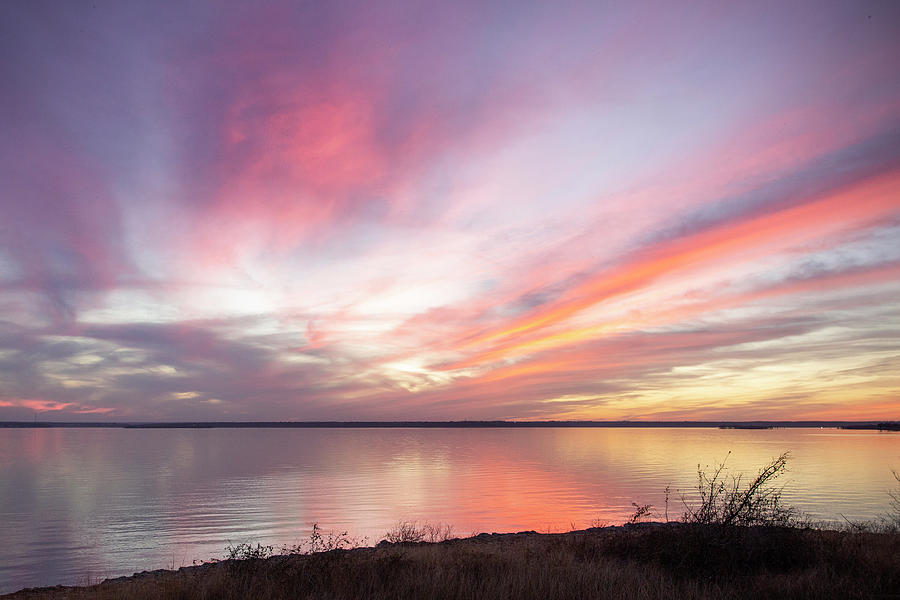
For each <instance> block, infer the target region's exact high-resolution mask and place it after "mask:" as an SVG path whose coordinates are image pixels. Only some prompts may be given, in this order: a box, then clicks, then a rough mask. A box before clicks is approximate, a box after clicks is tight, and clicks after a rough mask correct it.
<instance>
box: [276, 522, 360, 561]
mask: <svg viewBox="0 0 900 600" xmlns="http://www.w3.org/2000/svg"><path fill="white" fill-rule="evenodd" d="M368 541H369V540H368V538H355V537H351V536H350V535H349V534H348V533H347V532H346V531H342V532H340V533H335V532H334V531H329V532H327V533H323V532H322V528H321V527H319V524H318V523H313V526H312V531H311V532H310V534H309V538H308V539H307V540H306V542H303V543H300V544H296V545H293V546H282V547H281V553H282V554H315V553H317V552H331V551H332V550H349V549H350V548H358V547H360V546H365V545H366V544H367V543H368Z"/></svg>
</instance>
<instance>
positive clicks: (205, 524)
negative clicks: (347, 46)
mask: <svg viewBox="0 0 900 600" xmlns="http://www.w3.org/2000/svg"><path fill="white" fill-rule="evenodd" d="M786 450H790V451H791V452H792V459H791V461H790V463H789V466H790V473H789V474H788V475H787V476H786V478H785V483H786V484H787V487H786V490H785V496H786V497H787V500H788V501H790V502H791V503H793V504H794V505H796V506H797V507H798V508H800V509H801V510H802V511H804V512H805V513H807V514H808V515H810V516H811V517H813V518H815V519H823V520H840V519H841V516H840V515H845V516H846V517H847V518H849V519H867V518H873V517H876V516H878V515H880V514H884V513H885V512H886V511H887V508H888V503H889V496H888V494H887V492H888V490H889V489H891V487H892V484H893V483H894V480H893V478H892V476H891V468H894V469H897V468H900V434H896V433H887V432H874V431H872V432H869V431H860V432H850V431H840V430H831V429H774V430H762V431H756V430H753V431H748V430H719V429H590V428H586V429H568V428H565V429H199V430H185V429H168V430H167V429H149V430H142V429H6V430H3V429H0V593H3V592H10V591H14V590H16V589H19V588H22V587H29V586H37V585H52V584H58V583H67V584H72V583H85V582H87V581H88V580H96V579H99V578H103V577H111V576H118V575H126V574H131V573H133V572H135V571H140V570H144V569H155V568H171V567H173V566H174V567H176V568H177V567H179V566H183V565H189V564H191V563H192V561H194V560H197V559H207V558H210V557H220V556H222V554H223V549H224V547H225V546H226V545H227V544H228V543H229V542H231V543H238V542H244V541H251V540H252V541H254V542H256V541H259V542H262V543H264V544H272V545H274V546H276V547H280V546H281V545H284V544H295V543H298V542H300V541H302V540H304V539H305V538H306V537H307V536H308V534H309V530H310V528H311V526H312V524H313V523H316V522H317V523H319V525H320V526H321V527H323V528H324V529H325V530H339V531H344V530H347V531H349V532H350V533H351V534H352V535H355V536H359V537H362V536H368V537H369V540H370V542H373V543H374V542H376V541H378V539H380V535H381V534H383V533H384V532H385V531H386V530H387V529H389V528H390V527H391V525H393V524H395V523H396V522H397V521H398V520H400V519H409V520H419V521H430V522H433V523H434V522H442V523H449V524H452V525H453V526H454V530H455V531H456V533H457V534H460V535H468V534H471V533H475V532H481V531H488V532H491V531H498V532H499V531H520V530H526V529H535V530H539V531H548V530H553V531H558V530H568V529H571V528H572V527H577V528H582V527H586V526H589V525H591V524H592V522H594V521H595V520H600V521H607V522H609V523H620V522H622V521H624V520H625V519H627V518H628V516H629V515H630V514H631V513H632V512H633V507H632V506H631V502H632V501H635V502H640V503H651V504H653V505H654V507H656V509H657V514H656V517H657V518H662V511H663V507H664V492H663V490H664V488H665V487H666V486H667V485H669V486H671V488H672V489H673V490H684V491H689V490H690V489H691V488H692V487H694V486H695V484H696V471H697V464H698V463H701V464H704V465H706V464H713V463H715V462H717V461H720V460H721V459H723V458H724V457H725V456H726V454H727V453H728V452H729V451H731V455H730V456H729V458H728V464H729V465H730V466H731V468H732V470H747V471H751V472H755V470H756V468H757V467H759V466H762V465H763V464H765V463H766V462H768V461H769V460H770V459H771V458H773V457H774V456H776V455H777V454H779V453H781V452H783V451H786ZM678 497H680V494H679V493H677V492H673V500H672V502H671V505H670V506H671V508H670V517H673V518H674V517H677V516H678V515H680V511H681V507H680V502H679V501H677V498H678Z"/></svg>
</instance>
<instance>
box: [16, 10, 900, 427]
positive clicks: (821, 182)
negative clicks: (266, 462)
mask: <svg viewBox="0 0 900 600" xmlns="http://www.w3.org/2000/svg"><path fill="white" fill-rule="evenodd" d="M726 4H728V3H722V2H703V3H675V2H659V3H649V2H611V3H609V4H608V5H604V3H602V2H596V1H595V2H585V3H571V4H567V3H562V2H541V3H534V4H531V3H526V2H502V3H501V2H496V3H493V2H470V3H467V2H446V1H445V2H434V3H428V2H359V3H352V2H340V1H327V2H326V1H321V2H283V3H273V2H263V3H257V2H230V3H229V2H219V1H215V2H213V1H210V2H199V1H197V2H181V1H179V2H145V3H137V2H121V1H118V0H116V1H109V2H107V1H103V0H96V1H84V2H80V1H77V2H41V1H29V2H3V3H2V4H0V420H32V419H33V418H38V419H39V420H73V421H74V420H90V421H100V420H119V421H123V420H124V421H127V420H134V421H138V420H332V419H335V420H382V419H386V420H395V419H429V420H462V419H519V420H534V419H656V420H666V419H711V420H717V419H735V420H737V419H773V420H774V419H889V418H890V419H897V418H900V68H898V65H900V3H898V2H894V1H885V2H867V1H858V0H848V1H846V2H826V1H821V0H816V1H814V2H808V3H803V2H780V1H779V2H771V3H769V2H742V3H735V4H734V5H732V6H725V5H726ZM35 415H37V417H35Z"/></svg>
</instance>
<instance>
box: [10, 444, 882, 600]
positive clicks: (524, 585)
mask: <svg viewBox="0 0 900 600" xmlns="http://www.w3.org/2000/svg"><path fill="white" fill-rule="evenodd" d="M787 460H788V456H787V455H786V454H785V455H782V456H779V457H778V458H776V459H775V460H773V461H772V462H771V463H770V464H768V465H766V466H765V467H763V468H762V469H760V471H759V472H758V473H757V474H756V475H755V476H753V477H745V476H742V475H740V474H738V475H734V474H731V473H729V472H728V470H727V468H726V466H725V463H724V462H723V463H721V464H719V465H717V466H716V467H714V468H712V469H707V470H704V469H700V468H698V477H697V479H698V482H697V490H696V494H691V495H690V496H687V495H685V496H682V497H681V504H682V507H683V514H682V517H681V519H680V520H679V521H677V522H666V523H660V522H653V523H645V522H642V521H644V520H645V519H646V518H648V516H649V515H650V514H651V512H652V507H651V506H649V505H641V504H637V503H635V504H634V506H635V514H634V516H633V517H632V519H631V520H630V523H628V524H626V525H625V526H622V527H594V528H590V529H586V530H582V531H572V532H569V533H558V534H538V533H535V532H533V531H532V532H521V533H517V534H479V535H477V536H473V537H470V538H465V539H454V538H453V532H452V529H451V528H450V527H448V526H446V525H430V524H427V523H426V524H421V525H420V524H418V523H416V522H411V521H402V522H399V523H397V525H395V526H394V527H393V528H392V529H391V530H390V531H388V532H386V533H385V535H384V539H383V540H382V541H380V542H379V543H378V545H377V546H376V547H374V548H352V546H356V545H359V544H360V543H364V541H361V540H356V539H353V538H350V537H349V536H348V535H347V534H346V532H344V533H337V534H335V533H327V534H326V533H323V532H322V530H321V529H320V528H319V527H318V526H314V528H313V531H312V534H311V535H310V538H309V539H308V540H307V541H306V542H305V543H304V544H300V545H297V546H291V547H285V548H282V549H281V551H282V554H281V555H277V556H274V555H273V554H274V552H275V550H274V548H273V547H271V546H264V545H260V544H256V545H251V544H238V545H231V546H229V547H228V548H227V549H226V556H227V558H226V559H224V560H217V561H211V562H208V563H206V564H203V565H199V566H194V567H185V568H182V569H179V570H178V571H155V572H152V573H143V574H138V575H135V576H133V577H130V578H125V577H123V578H119V579H115V580H110V581H106V582H103V583H101V584H98V585H94V586H90V587H80V588H63V587H57V588H45V589H39V590H23V591H21V592H18V593H17V594H13V595H12V596H10V598H15V599H16V600H20V599H22V600H24V599H26V598H27V599H42V598H48V599H49V598H71V599H73V600H74V599H93V598H96V599H113V598H116V599H118V598H134V599H146V600H157V599H171V600H178V599H188V598H200V599H213V598H216V599H218V598H221V599H224V600H230V599H238V598H259V599H270V598H271V599H276V598H300V599H306V598H310V599H312V598H317V599H318V598H326V599H335V600H337V599H348V600H349V599H357V598H372V599H382V598H383V599H387V598H398V599H417V598H456V599H461V600H462V599H476V598H491V599H493V598H509V599H513V598H515V599H519V598H522V599H528V598H534V599H541V600H544V599H554V598H556V599H561V598H609V599H632V598H633V599H643V598H688V599H690V598H693V599H732V598H734V599H737V598H792V599H793V598H800V599H802V598H884V599H887V598H900V533H898V527H900V474H897V473H895V474H894V476H895V478H896V479H897V483H898V488H897V491H895V492H894V493H893V494H892V496H891V510H892V511H894V512H893V513H892V514H891V515H890V516H889V517H886V518H884V519H882V521H880V522H879V523H871V524H868V526H867V527H851V528H847V529H846V530H843V531H835V530H822V529H816V528H813V527H811V526H810V525H809V524H808V523H805V522H803V521H801V520H799V518H798V516H797V514H796V512H795V511H794V510H793V509H791V508H789V507H784V506H783V505H782V503H781V500H780V496H781V488H780V487H778V486H777V485H776V483H777V482H778V480H779V477H780V476H781V475H782V474H783V473H784V472H785V469H786V465H787ZM667 492H668V490H667ZM667 497H668V494H667ZM666 512H668V502H667V507H666Z"/></svg>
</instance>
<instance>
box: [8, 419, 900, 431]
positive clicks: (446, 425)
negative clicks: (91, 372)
mask: <svg viewBox="0 0 900 600" xmlns="http://www.w3.org/2000/svg"><path fill="white" fill-rule="evenodd" d="M75 427H84V428H118V429H376V428H389V429H484V428H494V429H523V428H572V427H590V428H601V427H612V428H638V427H650V428H653V427H656V428H665V427H692V428H718V429H750V430H752V429H775V428H837V429H853V430H881V431H898V430H900V423H898V422H890V421H183V422H109V423H106V422H83V423H81V422H71V421H59V422H54V421H0V429H2V428H7V429H9V428H15V429H44V428H75Z"/></svg>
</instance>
